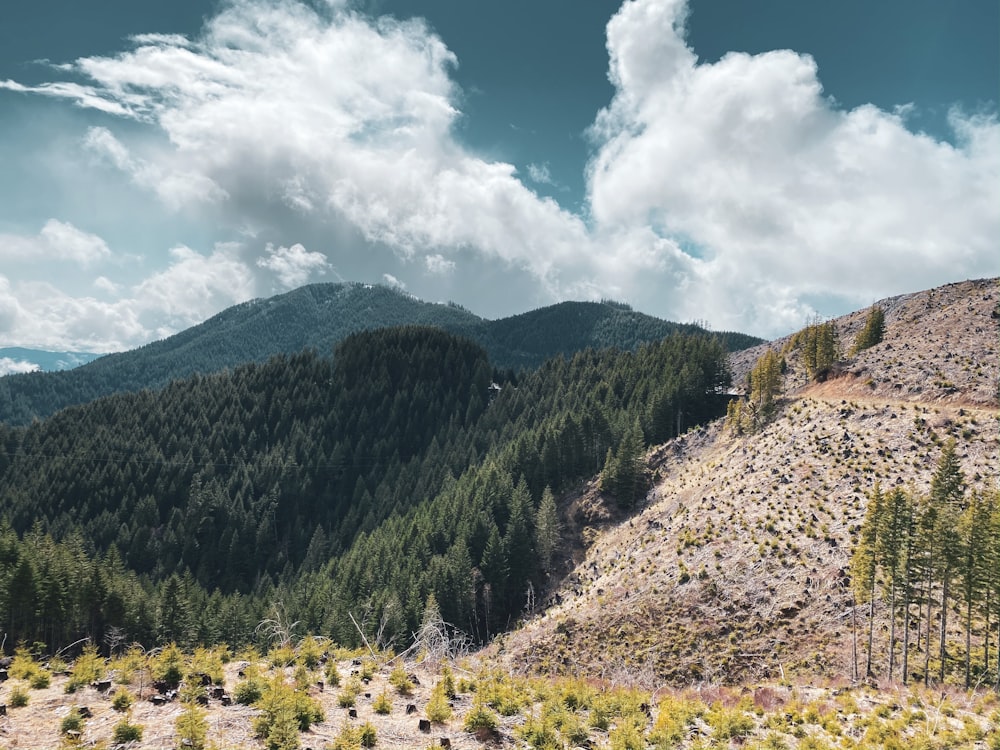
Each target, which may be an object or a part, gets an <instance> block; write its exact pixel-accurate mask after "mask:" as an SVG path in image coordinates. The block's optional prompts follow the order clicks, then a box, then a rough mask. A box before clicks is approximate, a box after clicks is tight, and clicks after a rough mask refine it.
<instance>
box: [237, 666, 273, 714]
mask: <svg viewBox="0 0 1000 750" xmlns="http://www.w3.org/2000/svg"><path fill="white" fill-rule="evenodd" d="M266 686H267V680H266V679H264V676H263V675H262V674H261V673H260V668H259V667H258V666H257V665H256V664H254V663H251V664H248V665H247V666H246V667H244V669H243V678H242V679H241V680H240V681H239V682H237V683H236V688H235V689H234V690H233V697H234V698H235V699H236V702H237V703H240V704H242V705H244V706H250V705H252V704H254V703H256V702H257V701H259V700H260V698H261V696H262V695H263V694H264V688H265V687H266Z"/></svg>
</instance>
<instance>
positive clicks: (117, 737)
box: [111, 719, 142, 745]
mask: <svg viewBox="0 0 1000 750" xmlns="http://www.w3.org/2000/svg"><path fill="white" fill-rule="evenodd" d="M111 739H112V741H114V743H115V744H116V745H124V744H126V743H129V742H142V727H141V726H140V725H139V724H130V723H129V720H128V719H122V720H121V721H119V722H118V723H117V724H115V728H114V729H113V730H112V732H111Z"/></svg>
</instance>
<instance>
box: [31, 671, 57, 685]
mask: <svg viewBox="0 0 1000 750" xmlns="http://www.w3.org/2000/svg"><path fill="white" fill-rule="evenodd" d="M51 682H52V675H50V674H49V673H48V672H47V671H46V670H44V669H39V670H38V671H37V672H35V674H33V675H31V678H30V679H29V680H28V684H29V685H31V687H32V688H33V689H35V690H44V689H45V688H47V687H48V686H49V684H50V683H51Z"/></svg>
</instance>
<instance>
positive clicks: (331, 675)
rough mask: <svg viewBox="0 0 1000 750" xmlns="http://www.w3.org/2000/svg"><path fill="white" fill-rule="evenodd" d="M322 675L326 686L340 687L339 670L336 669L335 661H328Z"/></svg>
mask: <svg viewBox="0 0 1000 750" xmlns="http://www.w3.org/2000/svg"><path fill="white" fill-rule="evenodd" d="M324 675H325V676H326V684H327V685H332V686H333V687H338V686H339V685H340V670H339V669H337V662H336V661H335V660H333V659H330V661H328V662H327V663H326V669H325V670H324Z"/></svg>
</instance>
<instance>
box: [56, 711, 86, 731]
mask: <svg viewBox="0 0 1000 750" xmlns="http://www.w3.org/2000/svg"><path fill="white" fill-rule="evenodd" d="M59 731H60V732H62V733H63V734H69V733H70V732H82V731H83V714H81V713H80V709H78V708H77V707H76V706H73V707H72V708H70V710H69V713H67V714H66V715H65V716H64V717H63V718H62V721H60V722H59Z"/></svg>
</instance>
